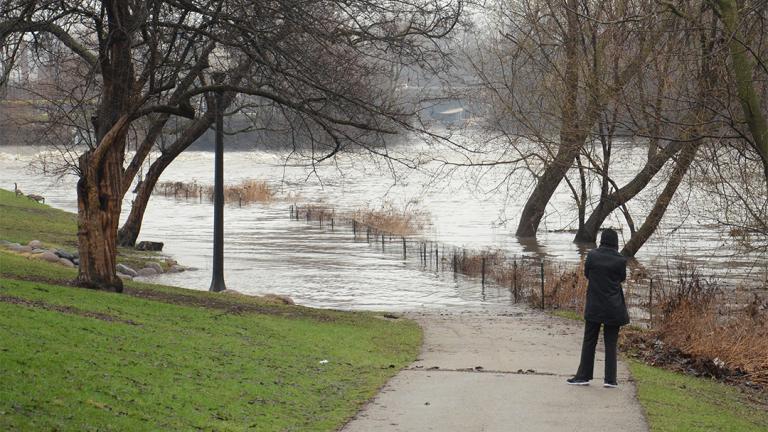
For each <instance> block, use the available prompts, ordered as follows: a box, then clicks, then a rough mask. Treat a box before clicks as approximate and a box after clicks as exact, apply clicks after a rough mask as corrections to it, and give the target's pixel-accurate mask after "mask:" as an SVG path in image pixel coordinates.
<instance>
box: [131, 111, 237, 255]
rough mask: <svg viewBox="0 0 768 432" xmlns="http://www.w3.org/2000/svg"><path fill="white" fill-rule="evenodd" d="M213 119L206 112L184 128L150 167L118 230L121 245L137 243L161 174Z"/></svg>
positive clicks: (198, 136)
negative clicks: (145, 214)
mask: <svg viewBox="0 0 768 432" xmlns="http://www.w3.org/2000/svg"><path fill="white" fill-rule="evenodd" d="M230 100H231V98H230ZM213 120H214V116H213V115H212V113H206V114H205V115H204V116H203V117H200V118H198V119H196V120H194V121H193V122H192V124H191V125H190V126H189V127H187V128H186V129H185V130H184V133H183V134H182V135H181V136H180V137H179V138H178V139H177V140H176V141H175V142H174V143H173V144H172V145H171V146H170V147H169V148H168V149H167V151H166V152H164V153H163V154H162V156H160V157H159V158H157V159H156V160H155V161H154V162H153V163H152V165H151V166H150V167H149V170H148V171H147V175H146V177H145V178H144V181H143V182H142V183H141V185H140V186H139V188H138V190H137V191H136V197H135V198H134V200H133V205H131V212H130V213H129V214H128V219H126V220H125V223H123V226H122V227H121V228H120V231H119V232H118V235H117V237H118V244H119V245H120V246H128V247H133V246H135V245H136V239H138V237H139V232H140V231H141V224H142V221H143V220H144V212H145V211H146V210H147V205H148V203H149V199H150V198H151V197H152V191H153V190H154V188H155V185H156V184H157V182H158V180H159V179H160V176H161V175H162V174H163V171H165V169H166V168H167V167H168V165H170V164H171V162H173V160H174V159H175V158H176V157H177V156H178V155H179V154H181V152H183V151H184V150H186V149H187V148H188V147H189V146H190V145H192V143H193V142H195V141H196V140H197V139H198V138H200V137H201V136H202V135H203V134H204V133H205V131H206V130H207V129H208V128H209V127H210V126H211V124H212V123H213Z"/></svg>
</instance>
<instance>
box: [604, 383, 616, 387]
mask: <svg viewBox="0 0 768 432" xmlns="http://www.w3.org/2000/svg"><path fill="white" fill-rule="evenodd" d="M603 387H605V388H617V387H619V385H618V384H616V383H609V382H604V383H603Z"/></svg>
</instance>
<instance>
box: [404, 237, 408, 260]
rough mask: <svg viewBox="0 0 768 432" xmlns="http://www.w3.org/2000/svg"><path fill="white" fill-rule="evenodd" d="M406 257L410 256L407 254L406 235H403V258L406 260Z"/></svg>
mask: <svg viewBox="0 0 768 432" xmlns="http://www.w3.org/2000/svg"><path fill="white" fill-rule="evenodd" d="M406 258H408V255H407V248H406V243H405V237H403V260H405V259H406Z"/></svg>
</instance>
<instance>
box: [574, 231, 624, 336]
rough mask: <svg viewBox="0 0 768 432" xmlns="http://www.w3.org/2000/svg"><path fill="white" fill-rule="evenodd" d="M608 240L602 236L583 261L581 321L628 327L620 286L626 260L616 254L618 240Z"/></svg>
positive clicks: (622, 280)
mask: <svg viewBox="0 0 768 432" xmlns="http://www.w3.org/2000/svg"><path fill="white" fill-rule="evenodd" d="M614 235H615V233H614ZM608 237H609V238H608V239H607V240H606V238H605V236H604V238H603V241H601V245H600V247H599V248H597V249H592V250H591V251H589V253H588V254H587V259H586V261H585V262H584V275H585V276H586V277H587V279H588V280H589V284H588V286H587V305H586V307H585V308H584V319H585V320H586V321H591V322H597V323H602V324H606V325H611V326H622V325H625V324H629V313H628V312H627V305H626V302H625V301H624V292H623V291H622V289H621V283H622V282H624V280H626V278H627V258H626V257H625V256H623V255H622V254H620V253H619V251H618V238H616V239H615V241H614V239H613V238H610V237H611V236H610V235H609V236H608Z"/></svg>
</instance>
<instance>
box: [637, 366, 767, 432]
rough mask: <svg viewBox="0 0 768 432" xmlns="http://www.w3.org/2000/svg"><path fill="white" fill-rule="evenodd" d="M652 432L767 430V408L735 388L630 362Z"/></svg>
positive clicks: (739, 431)
mask: <svg viewBox="0 0 768 432" xmlns="http://www.w3.org/2000/svg"><path fill="white" fill-rule="evenodd" d="M629 369H630V371H631V372H632V376H633V377H634V379H635V381H636V384H637V395H638V398H639V399H640V403H641V404H642V405H643V408H644V409H645V412H646V416H647V418H648V423H649V425H650V427H651V431H653V432H699V431H701V432H705V431H728V432H748V431H755V432H760V431H766V430H768V407H767V406H765V405H764V404H763V403H761V402H758V401H751V400H749V396H748V395H747V394H745V393H743V392H742V391H741V390H739V389H738V388H736V387H732V386H728V385H725V384H721V383H718V382H716V381H712V380H709V379H706V378H696V377H692V376H689V375H683V374H681V373H677V372H671V371H667V370H664V369H659V368H655V367H652V366H648V365H646V364H644V363H641V362H639V361H636V360H630V361H629Z"/></svg>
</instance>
